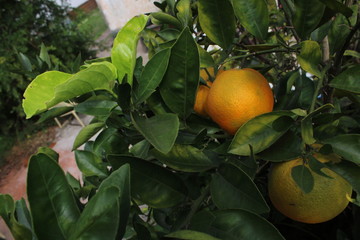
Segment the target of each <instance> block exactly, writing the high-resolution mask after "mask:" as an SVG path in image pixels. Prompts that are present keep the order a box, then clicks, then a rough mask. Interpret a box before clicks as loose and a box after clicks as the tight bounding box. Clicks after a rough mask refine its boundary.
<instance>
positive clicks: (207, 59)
mask: <svg viewBox="0 0 360 240" xmlns="http://www.w3.org/2000/svg"><path fill="white" fill-rule="evenodd" d="M197 47H198V51H199V57H200V67H201V68H207V67H212V66H214V65H215V62H214V59H213V58H212V57H211V55H210V53H209V52H207V51H206V50H205V49H203V48H202V47H201V46H200V45H199V44H197Z"/></svg>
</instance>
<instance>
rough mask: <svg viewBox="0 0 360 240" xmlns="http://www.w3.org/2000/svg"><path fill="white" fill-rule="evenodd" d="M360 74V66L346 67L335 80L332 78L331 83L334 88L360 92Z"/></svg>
mask: <svg viewBox="0 0 360 240" xmlns="http://www.w3.org/2000/svg"><path fill="white" fill-rule="evenodd" d="M359 75H360V66H359V65H357V66H355V67H352V68H349V69H346V70H345V71H343V72H342V73H340V74H339V75H337V76H336V77H335V78H334V79H333V80H331V82H330V84H329V85H330V86H331V87H333V88H337V89H341V90H345V91H348V92H352V93H356V94H360V81H359Z"/></svg>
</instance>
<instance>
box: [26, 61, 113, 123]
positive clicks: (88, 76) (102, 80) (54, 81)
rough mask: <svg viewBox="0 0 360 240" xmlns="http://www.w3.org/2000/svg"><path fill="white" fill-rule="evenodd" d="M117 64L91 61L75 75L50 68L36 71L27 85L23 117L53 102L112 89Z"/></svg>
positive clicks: (45, 108) (28, 116)
mask: <svg viewBox="0 0 360 240" xmlns="http://www.w3.org/2000/svg"><path fill="white" fill-rule="evenodd" d="M115 78H116V68H115V67H114V65H112V64H111V63H109V62H101V63H93V64H91V65H90V66H89V67H88V68H86V69H85V70H82V71H80V72H78V73H76V74H74V75H71V74H67V73H63V72H58V71H49V72H45V73H43V74H40V75H38V76H37V77H36V78H35V79H34V80H33V81H32V82H31V83H30V84H29V86H28V87H27V88H26V90H25V93H24V97H25V99H23V104H22V106H23V108H24V111H25V113H26V118H30V117H32V116H34V115H35V114H38V113H40V112H43V111H45V110H47V109H49V108H51V107H53V106H55V105H56V104H58V103H60V102H63V101H66V100H69V99H71V98H74V97H77V96H80V95H82V94H85V93H88V92H92V91H95V90H108V91H109V92H111V91H112V87H113V84H114V80H115Z"/></svg>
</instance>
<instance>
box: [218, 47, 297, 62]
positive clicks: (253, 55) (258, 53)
mask: <svg viewBox="0 0 360 240" xmlns="http://www.w3.org/2000/svg"><path fill="white" fill-rule="evenodd" d="M294 51H295V50H294ZM279 52H291V51H290V50H289V49H270V50H264V51H259V52H252V53H249V54H245V55H240V56H234V57H231V58H229V59H228V60H226V61H224V63H226V62H229V61H232V60H236V59H241V58H247V57H255V56H259V55H263V54H269V53H279Z"/></svg>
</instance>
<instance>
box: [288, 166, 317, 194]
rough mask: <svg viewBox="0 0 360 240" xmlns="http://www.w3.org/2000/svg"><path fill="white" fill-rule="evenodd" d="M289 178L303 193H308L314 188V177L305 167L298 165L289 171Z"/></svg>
mask: <svg viewBox="0 0 360 240" xmlns="http://www.w3.org/2000/svg"><path fill="white" fill-rule="evenodd" d="M291 176H292V178H293V179H294V181H295V183H296V184H297V185H298V186H299V188H300V189H301V190H302V191H303V192H304V193H309V192H311V190H312V189H313V187H314V177H313V175H312V174H311V172H310V170H309V169H308V168H307V167H306V166H305V165H298V166H295V167H293V168H292V169H291Z"/></svg>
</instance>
